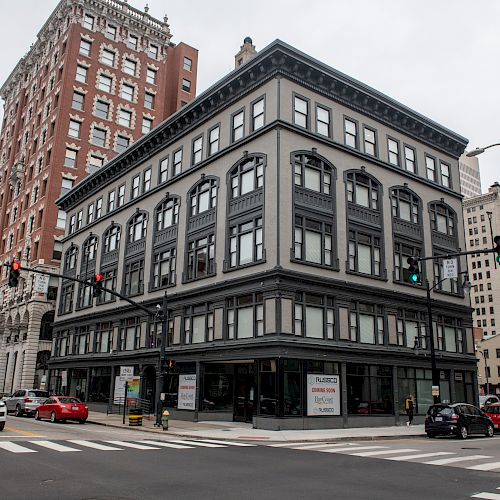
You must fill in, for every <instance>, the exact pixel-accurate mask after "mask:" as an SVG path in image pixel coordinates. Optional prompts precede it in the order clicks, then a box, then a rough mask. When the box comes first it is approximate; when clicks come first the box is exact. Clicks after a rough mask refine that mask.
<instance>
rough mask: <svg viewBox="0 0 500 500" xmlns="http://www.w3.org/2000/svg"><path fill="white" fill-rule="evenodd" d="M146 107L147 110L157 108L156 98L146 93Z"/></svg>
mask: <svg viewBox="0 0 500 500" xmlns="http://www.w3.org/2000/svg"><path fill="white" fill-rule="evenodd" d="M144 107H145V108H147V109H154V107H155V96H154V95H153V94H150V93H149V92H146V93H145V94H144Z"/></svg>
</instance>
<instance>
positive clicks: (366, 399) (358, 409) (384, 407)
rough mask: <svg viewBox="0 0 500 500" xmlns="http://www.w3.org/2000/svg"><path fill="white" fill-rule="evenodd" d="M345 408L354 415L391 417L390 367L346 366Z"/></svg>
mask: <svg viewBox="0 0 500 500" xmlns="http://www.w3.org/2000/svg"><path fill="white" fill-rule="evenodd" d="M347 406H348V412H349V413H350V414H354V415H391V414H393V413H394V410H393V390H392V367H390V366H375V365H355V364H348V365H347Z"/></svg>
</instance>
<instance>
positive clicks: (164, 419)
mask: <svg viewBox="0 0 500 500" xmlns="http://www.w3.org/2000/svg"><path fill="white" fill-rule="evenodd" d="M168 417H170V413H169V411H168V410H165V411H164V412H163V413H162V415H161V426H162V427H163V430H164V431H168Z"/></svg>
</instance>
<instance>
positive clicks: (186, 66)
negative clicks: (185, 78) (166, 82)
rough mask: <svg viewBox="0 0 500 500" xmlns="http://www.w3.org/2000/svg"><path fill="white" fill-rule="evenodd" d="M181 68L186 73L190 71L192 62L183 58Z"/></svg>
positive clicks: (187, 58)
mask: <svg viewBox="0 0 500 500" xmlns="http://www.w3.org/2000/svg"><path fill="white" fill-rule="evenodd" d="M182 67H183V69H185V70H186V71H191V69H192V67H193V61H191V59H189V57H184V62H183V65H182Z"/></svg>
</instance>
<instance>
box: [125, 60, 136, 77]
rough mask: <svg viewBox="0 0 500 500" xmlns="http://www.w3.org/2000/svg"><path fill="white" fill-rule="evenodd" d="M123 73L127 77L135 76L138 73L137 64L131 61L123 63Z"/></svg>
mask: <svg viewBox="0 0 500 500" xmlns="http://www.w3.org/2000/svg"><path fill="white" fill-rule="evenodd" d="M123 72H124V73H126V74H127V75H132V76H135V74H136V72H137V63H136V62H135V61H132V60H131V59H125V60H124V61H123Z"/></svg>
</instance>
